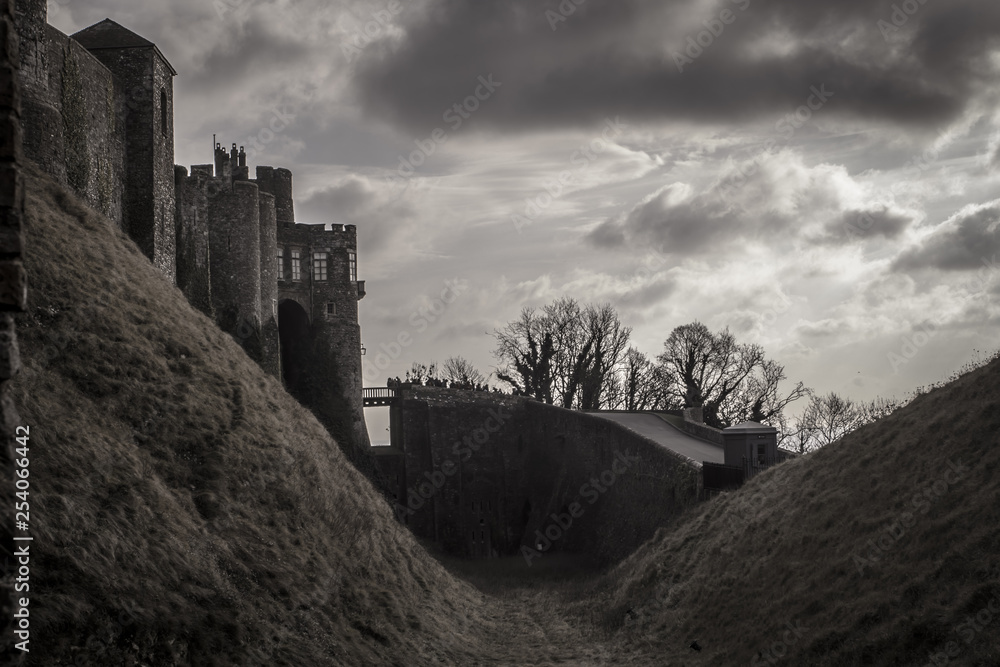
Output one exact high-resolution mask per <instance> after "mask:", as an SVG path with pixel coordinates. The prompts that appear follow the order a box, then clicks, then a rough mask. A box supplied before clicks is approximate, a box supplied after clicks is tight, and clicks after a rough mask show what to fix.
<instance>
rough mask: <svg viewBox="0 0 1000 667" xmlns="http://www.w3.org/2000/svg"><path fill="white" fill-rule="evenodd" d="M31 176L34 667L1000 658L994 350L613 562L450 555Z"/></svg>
mask: <svg viewBox="0 0 1000 667" xmlns="http://www.w3.org/2000/svg"><path fill="white" fill-rule="evenodd" d="M27 191H28V217H27V232H26V234H27V257H26V263H27V268H28V271H29V277H30V285H31V294H30V300H31V302H30V310H29V312H28V313H27V314H26V315H25V316H23V317H21V318H20V319H19V337H20V342H21V348H22V355H23V357H24V365H25V368H24V371H23V373H22V375H21V376H20V377H19V378H18V379H17V381H16V383H15V386H14V390H15V393H14V398H15V400H16V402H17V405H18V408H19V410H20V413H21V416H22V420H23V422H24V423H26V424H28V425H30V427H31V434H32V439H31V477H30V479H31V483H32V486H31V504H32V507H31V510H32V512H31V518H32V534H33V535H34V537H35V541H34V542H33V545H32V579H31V592H32V603H31V604H32V606H31V614H32V616H31V618H32V631H33V633H32V639H33V641H32V645H31V648H32V652H31V657H30V660H29V663H28V664H30V665H39V666H42V665H44V666H46V667H48V666H51V665H60V664H82V665H89V664H93V665H119V664H128V665H139V664H144V665H157V666H158V665H172V664H176V665H186V664H193V665H210V664H217V665H230V664H233V665H244V664H245V665H406V666H410V665H414V666H422V665H477V664H478V665H605V664H615V665H618V664H621V665H730V664H733V665H735V664H749V663H753V664H762V665H763V664H787V665H868V664H876V665H923V664H927V663H929V662H930V657H931V656H932V655H933V654H935V653H938V652H947V651H948V650H951V651H952V652H953V653H954V655H953V656H951V657H950V658H949V660H950V663H948V664H963V665H997V664H1000V647H998V644H997V639H996V637H1000V497H998V477H1000V474H998V473H1000V471H998V459H1000V435H998V434H1000V363H997V362H994V363H991V364H989V365H988V366H986V367H984V368H980V369H978V370H975V371H973V372H971V373H968V374H966V375H964V376H962V377H960V378H959V379H958V380H957V381H955V382H953V383H951V384H949V385H947V386H945V387H942V388H938V389H936V390H934V391H932V392H930V393H929V394H926V395H923V396H920V397H918V398H917V399H916V400H915V401H913V402H912V403H911V404H910V405H908V406H907V407H906V408H904V409H903V410H901V411H899V412H897V413H896V414H894V415H893V416H891V417H890V418H888V419H886V420H883V421H882V422H880V423H877V424H873V425H870V426H868V427H865V428H863V429H861V430H859V431H857V432H856V433H854V434H852V435H851V436H849V437H848V438H846V439H845V440H843V441H842V442H840V443H836V444H835V445H832V446H830V447H827V448H826V449H823V450H821V451H819V452H817V453H815V454H811V455H808V456H805V457H803V458H801V459H798V460H795V461H792V462H789V463H786V464H783V465H781V466H779V467H777V468H775V469H773V470H771V471H769V472H767V473H764V474H762V475H760V476H759V477H757V478H756V479H755V480H753V481H752V482H751V483H749V484H748V485H747V486H745V487H744V488H743V489H742V490H740V491H739V492H736V493H730V494H724V495H722V496H720V497H718V498H716V499H715V500H713V501H711V502H709V503H705V504H703V505H701V506H699V507H697V508H695V509H694V510H692V511H691V512H690V513H689V514H688V515H687V516H685V517H682V519H681V520H679V521H677V522H676V523H675V524H674V525H673V526H671V527H669V528H664V529H661V530H660V531H659V532H658V533H657V535H656V537H655V538H654V539H653V540H651V541H650V542H648V543H647V544H646V545H644V546H643V547H642V548H641V549H639V551H637V552H636V553H635V554H633V555H632V556H631V557H630V558H628V559H626V560H625V561H624V562H622V563H620V564H619V565H618V566H617V567H615V568H614V569H613V570H611V571H610V572H608V573H606V574H605V575H604V576H600V577H596V576H594V575H593V573H588V572H583V573H581V572H579V571H577V570H575V569H573V568H572V567H570V565H572V564H571V563H569V562H568V561H563V560H560V559H559V558H557V557H555V556H552V557H550V558H548V559H547V561H546V564H545V566H544V567H543V568H531V569H530V570H529V569H528V568H525V567H523V564H522V563H519V562H518V561H517V560H516V559H515V560H509V561H501V562H491V563H487V564H482V563H459V562H453V561H449V560H448V559H445V558H442V559H441V562H444V563H446V564H447V569H446V568H445V567H444V566H443V565H442V564H441V562H439V560H437V559H435V558H434V557H432V556H431V555H429V554H428V552H427V551H426V550H425V549H424V548H423V547H422V546H421V545H420V544H418V543H417V542H416V541H415V540H414V539H413V537H412V536H411V535H410V534H409V533H408V532H407V531H406V530H405V529H403V528H401V527H400V526H399V525H398V524H397V523H395V521H394V520H393V517H392V513H391V510H390V508H389V507H388V505H387V504H386V503H385V501H384V500H383V499H382V497H381V496H380V494H378V493H377V492H376V491H375V490H374V489H373V488H372V486H371V485H370V484H369V483H368V481H367V480H366V479H364V478H363V476H362V475H361V474H360V473H358V472H357V471H356V470H355V469H354V468H352V467H351V466H350V465H349V464H348V463H347V461H346V460H345V458H344V456H343V455H342V454H341V452H340V449H339V448H338V447H337V445H336V443H335V442H334V441H333V440H332V439H331V438H330V436H329V434H328V433H327V432H326V431H325V430H324V429H323V428H322V427H321V426H320V424H319V423H318V422H317V421H316V419H315V418H314V417H313V415H312V414H311V413H310V412H308V411H307V410H305V409H304V408H302V407H301V406H300V405H299V404H298V403H296V402H295V401H294V400H293V399H292V398H290V397H289V396H288V395H287V394H286V393H285V392H284V390H283V389H282V387H281V385H280V383H278V382H277V381H275V380H274V379H273V378H270V377H268V376H267V375H265V374H264V373H263V372H262V371H261V370H260V369H259V368H258V367H257V366H256V364H254V363H253V362H252V361H250V360H249V359H248V358H247V357H246V355H245V354H244V353H243V352H242V350H241V349H240V348H239V347H238V345H237V344H236V343H235V342H234V341H233V340H231V339H229V338H228V337H227V336H226V335H225V334H223V333H222V332H221V331H219V330H218V329H217V328H216V327H215V326H214V325H213V324H212V323H211V322H210V321H209V320H208V319H207V318H205V317H204V316H202V315H201V314H199V313H198V312H197V311H195V310H194V309H193V308H191V307H190V306H188V304H187V303H186V301H185V300H184V298H183V296H182V295H181V294H180V292H179V291H178V290H177V289H176V288H174V287H173V286H171V285H170V284H169V283H167V282H166V281H165V280H164V279H163V278H162V277H161V276H160V275H159V274H158V273H157V272H156V271H155V270H154V269H153V268H152V266H151V265H150V264H149V262H148V261H147V260H146V259H145V258H144V257H143V256H141V255H140V254H139V252H138V251H137V250H136V248H135V246H134V244H132V243H131V241H129V240H128V239H127V238H126V237H125V236H124V235H123V234H121V233H120V232H118V231H117V230H116V229H114V227H113V226H112V224H111V223H110V222H109V221H107V220H106V219H105V218H102V217H100V216H98V215H96V214H94V213H93V212H91V211H90V210H89V209H87V208H86V207H84V206H83V205H81V204H80V203H79V202H78V201H77V200H76V199H75V198H74V197H72V196H71V195H70V194H68V193H67V192H66V191H65V190H63V189H62V188H61V187H59V186H58V185H56V184H54V183H52V182H51V181H50V180H48V179H47V178H46V177H44V176H43V175H41V174H40V173H39V172H38V171H37V170H35V169H34V168H29V173H28V175H27ZM956 468H957V472H956V471H955V469H956ZM860 558H863V559H865V560H864V562H862V561H859V560H858V559H860ZM468 582H471V584H474V585H471V584H470V583H468ZM991 605H992V608H994V609H996V610H997V613H993V612H991V611H990V609H991ZM984 610H985V613H984ZM985 614H989V616H990V618H989V619H986V615H985ZM977 615H978V620H976V619H977ZM969 617H972V619H973V623H974V625H972V626H969V625H967V619H968V618H969ZM695 641H697V642H698V645H699V646H700V647H701V650H700V651H696V650H694V649H692V648H690V644H691V643H692V642H695ZM949 642H953V643H954V645H953V646H950V645H949ZM758 653H760V655H758ZM938 662H939V664H944V663H943V662H941V659H940V658H939V661H938Z"/></svg>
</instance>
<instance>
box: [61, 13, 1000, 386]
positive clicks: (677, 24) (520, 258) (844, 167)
mask: <svg viewBox="0 0 1000 667" xmlns="http://www.w3.org/2000/svg"><path fill="white" fill-rule="evenodd" d="M894 3H895V4H894ZM49 7H50V22H51V23H53V24H54V25H55V26H56V27H58V28H60V29H62V30H63V31H65V32H69V33H72V32H75V31H76V30H79V29H81V28H84V27H86V26H88V25H90V24H92V23H95V22H97V21H99V20H102V19H104V18H106V17H110V18H112V19H114V20H116V21H118V22H119V23H121V24H123V25H125V26H126V27H128V28H130V29H132V30H134V31H136V32H138V33H140V34H142V35H143V36H145V37H147V38H149V39H151V40H153V41H155V42H156V43H157V44H158V45H159V46H160V48H161V50H162V51H163V52H164V54H165V55H166V56H167V58H168V59H169V60H170V61H171V62H172V64H173V65H174V67H175V68H176V69H177V70H178V72H179V76H178V77H177V79H176V82H175V90H176V127H177V137H178V139H177V162H178V163H179V164H184V165H190V164H198V163H205V162H210V161H211V159H212V157H211V140H212V134H213V133H215V134H218V135H219V140H220V141H222V142H223V143H225V144H230V143H233V142H236V143H239V144H245V145H247V146H248V148H250V149H251V153H252V155H253V157H252V160H251V164H254V165H256V164H270V165H274V166H285V167H288V168H290V169H291V170H292V171H293V172H294V175H295V187H296V208H297V217H298V218H299V220H300V221H301V222H344V223H350V224H355V225H357V226H358V233H359V245H360V269H359V270H360V273H361V278H363V279H366V280H367V288H368V296H367V298H365V299H364V301H362V302H361V313H362V314H361V322H362V327H363V338H364V343H365V345H366V347H367V349H368V355H367V356H366V357H365V362H366V379H367V380H368V381H367V382H366V384H368V385H372V386H374V385H377V384H381V383H383V382H384V380H385V378H386V377H387V376H390V375H402V374H403V373H404V371H405V370H406V368H407V367H408V366H409V364H410V362H412V361H414V360H421V361H435V360H436V361H444V359H446V358H447V357H448V356H451V355H455V354H461V355H464V356H466V357H467V358H469V359H470V360H472V361H473V362H475V363H476V364H477V365H478V366H479V367H480V368H481V369H482V370H483V371H484V372H488V371H490V370H491V369H492V367H493V366H494V360H493V357H492V354H491V352H492V349H493V347H494V343H493V339H492V337H491V335H490V334H491V333H492V332H493V330H494V329H495V328H497V327H499V326H502V325H503V324H504V323H505V322H507V321H509V320H511V319H514V318H515V317H516V316H517V314H518V312H519V311H520V309H521V308H522V307H523V306H540V305H543V304H545V303H549V302H551V301H552V300H554V299H556V298H558V297H561V296H564V295H569V296H573V297H575V298H577V299H579V300H580V301H583V302H595V303H596V302H610V303H612V304H613V305H615V307H616V308H617V309H618V311H619V313H620V315H621V317H622V320H623V321H624V322H625V323H626V324H628V325H631V326H632V327H633V328H634V334H633V338H634V342H635V344H636V345H637V346H638V347H639V348H640V349H642V350H643V351H645V352H646V353H647V354H649V355H651V356H655V355H656V354H657V353H658V352H659V351H660V350H661V348H662V344H663V340H664V339H665V338H666V336H667V335H668V334H669V332H670V330H671V329H672V328H674V327H675V326H678V325H680V324H685V323H688V322H691V321H693V320H696V319H697V320H700V321H702V322H705V323H706V324H708V325H709V326H710V327H711V328H713V329H721V328H723V327H726V326H728V327H730V329H731V330H732V331H734V332H735V333H736V334H737V337H738V338H739V339H741V340H745V341H754V342H759V343H761V344H762V345H763V346H764V347H765V348H766V350H767V351H768V353H769V354H770V355H771V356H772V357H773V358H776V359H777V360H779V361H780V362H782V363H783V364H785V366H786V370H787V373H788V376H789V377H790V378H791V379H794V380H798V379H801V380H803V381H805V382H806V384H807V385H808V386H810V387H813V388H814V389H816V390H817V391H820V392H826V391H838V392H841V393H844V394H847V395H850V396H853V397H856V398H870V397H873V396H875V395H886V396H888V395H897V396H904V395H905V394H906V393H908V392H909V391H910V390H911V389H913V388H914V387H916V386H918V385H921V384H927V383H929V382H933V381H937V380H940V379H943V378H945V377H946V376H947V375H948V374H949V373H950V372H951V371H953V370H955V369H956V368H958V367H959V366H961V365H962V364H963V363H964V362H965V361H967V360H969V359H970V358H972V357H973V356H975V352H974V351H975V350H982V351H990V350H993V349H996V348H997V347H1000V328H998V327H997V323H998V315H1000V308H998V296H1000V279H998V274H1000V270H998V269H1000V264H998V263H997V261H998V260H997V257H996V255H997V251H998V250H1000V247H998V246H1000V229H998V227H1000V106H998V104H997V101H998V100H997V98H998V93H1000V85H998V82H1000V78H998V74H1000V39H998V34H1000V4H998V3H997V2H996V1H995V0H948V1H947V2H943V1H941V0H930V1H928V0H906V1H905V2H901V1H900V0H893V1H890V0H839V1H838V2H830V1H829V0H822V1H821V0H767V1H765V0H563V1H562V2H560V1H559V0H542V1H538V0H506V1H495V2H491V1H487V2H484V1H483V0H417V1H414V2H402V3H400V2H398V1H397V0H393V1H391V2H390V1H383V0H370V1H369V2H354V1H348V0H339V1H338V0H333V1H321V0H214V1H210V0H172V1H171V2H169V3H163V2H156V3H154V2H148V1H146V2H136V1H135V0H92V1H85V0H54V1H53V2H51V3H50V5H49ZM275 116H280V119H281V120H280V121H279V122H274V123H273V124H272V122H273V121H274V119H275ZM285 125H287V127H284V129H282V131H281V132H279V133H277V134H272V133H270V131H269V130H268V129H267V128H269V127H279V128H281V127H283V126H285ZM455 284H458V285H461V286H462V287H464V289H461V290H459V291H460V292H461V293H460V294H459V295H457V297H456V298H454V299H452V298H451V295H450V294H449V295H448V296H449V299H448V300H451V301H453V302H452V303H451V304H449V305H447V307H446V308H444V309H443V312H440V311H441V310H442V309H441V308H440V307H438V308H434V307H435V305H437V304H435V301H436V300H437V299H439V297H440V295H441V293H442V291H443V290H445V289H446V288H447V287H448V285H455ZM428 308H434V311H435V312H439V314H437V315H433V314H431V313H430V312H428V311H427V310H426V309H428ZM404 332H405V333H408V334H410V335H411V337H412V340H413V343H412V344H411V345H410V346H409V347H408V348H406V349H404V350H402V352H401V354H399V355H398V357H396V358H395V359H394V360H393V363H392V364H391V366H389V367H388V368H386V369H385V370H379V369H378V368H375V367H374V366H373V365H372V364H373V362H374V360H375V359H376V358H377V353H378V351H379V350H380V348H382V346H383V345H386V346H387V347H389V348H390V349H391V346H389V343H391V341H393V340H394V339H396V338H397V336H398V335H399V334H400V333H404ZM927 332H929V333H930V334H933V335H927ZM914 337H916V341H915V342H916V343H917V345H915V346H913V347H910V346H908V345H907V343H906V342H905V341H906V340H907V339H910V340H912V339H913V338H914ZM904 352H905V353H907V354H908V355H909V357H910V358H907V357H906V356H905V355H904ZM891 355H898V356H897V357H895V359H896V361H895V363H894V362H893V359H894V357H893V356H891ZM900 358H902V359H905V363H900V362H899V359H900ZM383 360H384V359H383Z"/></svg>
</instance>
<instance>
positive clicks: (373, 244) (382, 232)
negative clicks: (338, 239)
mask: <svg viewBox="0 0 1000 667" xmlns="http://www.w3.org/2000/svg"><path fill="white" fill-rule="evenodd" d="M295 211H296V218H297V219H298V220H300V221H303V222H312V223H318V222H334V223H342V224H348V225H357V227H358V245H359V247H363V248H364V251H365V253H366V254H368V255H370V256H373V255H377V254H379V253H380V252H381V251H382V250H385V249H386V248H388V247H389V246H390V241H391V240H393V239H394V238H395V237H396V236H397V235H398V234H399V233H400V232H401V231H402V230H403V229H404V228H405V227H406V225H407V224H409V223H412V221H413V220H414V219H415V218H416V211H414V210H413V208H412V207H411V206H410V205H409V204H408V203H406V202H405V201H403V200H399V199H393V198H391V197H390V196H388V195H386V194H385V193H381V192H378V191H376V189H375V188H373V187H372V185H371V184H370V183H368V181H367V180H365V179H363V178H359V177H356V176H351V177H348V178H345V179H344V180H343V181H341V182H340V183H337V184H336V185H333V186H331V187H330V188H327V189H325V190H321V191H319V192H316V193H314V194H312V195H311V196H310V197H309V198H308V199H305V200H304V201H302V203H301V204H298V203H297V204H296V209H295Z"/></svg>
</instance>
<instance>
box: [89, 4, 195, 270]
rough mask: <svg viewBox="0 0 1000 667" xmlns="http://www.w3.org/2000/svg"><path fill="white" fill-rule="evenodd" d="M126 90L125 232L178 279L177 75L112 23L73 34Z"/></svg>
mask: <svg viewBox="0 0 1000 667" xmlns="http://www.w3.org/2000/svg"><path fill="white" fill-rule="evenodd" d="M73 39H75V40H76V41H77V42H79V43H80V44H81V45H82V46H83V47H85V48H86V49H87V50H88V51H90V53H92V54H93V55H94V56H95V57H96V58H97V59H98V60H99V61H100V62H101V63H103V64H104V66H105V67H107V68H108V69H109V70H111V73H112V74H114V76H115V78H116V79H117V80H118V81H119V82H120V83H121V85H122V86H123V90H124V93H125V96H126V106H127V113H126V123H125V135H126V146H125V153H126V161H127V164H128V175H127V181H126V193H127V195H126V200H125V210H124V216H123V217H124V223H125V229H126V230H127V231H128V234H129V236H131V237H132V239H133V240H134V241H135V242H136V244H138V246H139V248H140V249H141V250H142V251H143V252H144V253H145V254H146V256H147V257H149V258H150V259H151V260H152V261H153V263H154V264H155V265H156V266H157V267H158V268H159V269H160V270H161V271H162V272H163V273H164V274H165V275H166V276H167V277H168V278H169V279H170V280H172V281H174V280H175V279H176V263H175V254H176V249H175V244H176V230H175V221H174V208H175V191H174V122H173V120H174V110H173V101H174V84H173V77H174V76H176V75H177V72H176V70H174V68H173V67H172V66H171V65H170V63H169V62H168V61H167V59H166V58H164V57H163V54H162V53H160V50H159V49H158V48H157V47H156V45H155V44H153V43H152V42H150V41H149V40H147V39H145V38H143V37H140V36H139V35H137V34H135V33H134V32H132V31H130V30H127V29H125V28H123V27H122V26H120V25H118V24H117V23H115V22H114V21H112V20H110V19H105V20H104V21H101V22H100V23H97V24H95V25H92V26H91V27H89V28H86V29H85V30H81V31H80V32H78V33H76V34H75V35H73Z"/></svg>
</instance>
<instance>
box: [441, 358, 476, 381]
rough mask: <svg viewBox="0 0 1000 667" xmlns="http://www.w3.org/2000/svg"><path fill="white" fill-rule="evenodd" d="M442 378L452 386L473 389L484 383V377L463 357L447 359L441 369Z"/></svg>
mask: <svg viewBox="0 0 1000 667" xmlns="http://www.w3.org/2000/svg"><path fill="white" fill-rule="evenodd" d="M442 372H443V378H444V379H445V380H448V381H449V382H451V384H452V385H460V386H463V387H475V386H477V385H482V384H485V383H486V376H484V375H483V374H482V373H480V372H479V371H478V370H477V369H476V367H475V366H473V365H472V363H470V362H469V361H468V360H467V359H465V357H449V358H448V359H446V360H445V362H444V367H443V369H442Z"/></svg>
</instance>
